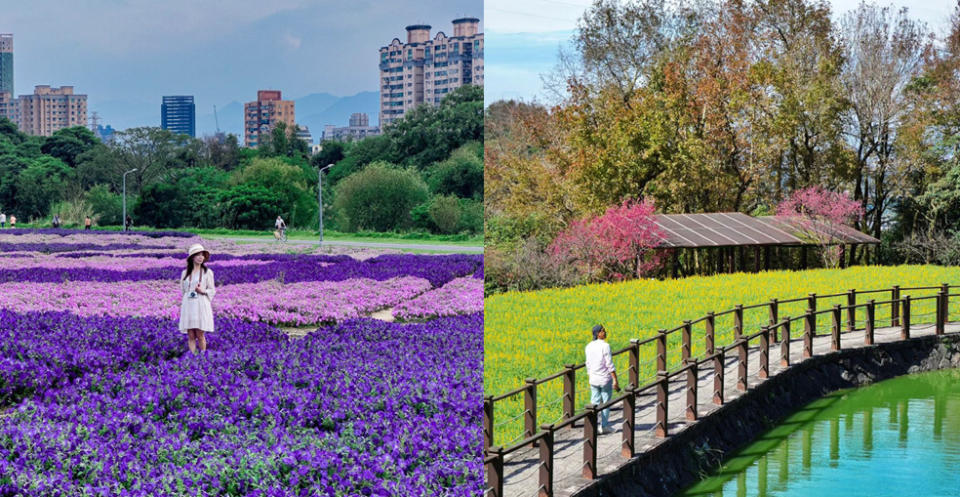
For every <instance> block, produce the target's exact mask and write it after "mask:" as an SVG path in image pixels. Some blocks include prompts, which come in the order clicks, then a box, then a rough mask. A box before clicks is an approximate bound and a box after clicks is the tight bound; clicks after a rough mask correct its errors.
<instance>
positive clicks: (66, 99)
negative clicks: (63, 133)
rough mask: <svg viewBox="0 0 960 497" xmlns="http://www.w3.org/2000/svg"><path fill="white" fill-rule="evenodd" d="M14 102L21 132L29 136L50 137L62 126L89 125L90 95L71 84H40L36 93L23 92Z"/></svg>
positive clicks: (35, 90) (35, 89) (34, 91)
mask: <svg viewBox="0 0 960 497" xmlns="http://www.w3.org/2000/svg"><path fill="white" fill-rule="evenodd" d="M14 105H15V106H16V107H17V108H16V113H17V117H18V119H17V124H18V125H19V126H20V131H23V132H24V133H26V134H28V135H35V136H50V135H52V134H53V133H54V132H55V131H57V130H61V129H63V128H69V127H71V126H86V125H87V96H86V95H77V94H74V93H73V87H72V86H62V87H60V88H51V87H50V86H49V85H37V86H36V88H34V90H33V95H20V96H19V97H17V100H16V101H15V102H14Z"/></svg>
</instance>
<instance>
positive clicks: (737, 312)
mask: <svg viewBox="0 0 960 497" xmlns="http://www.w3.org/2000/svg"><path fill="white" fill-rule="evenodd" d="M733 336H734V338H735V339H736V340H739V339H740V337H741V336H743V305H741V304H737V305H736V307H735V308H734V310H733Z"/></svg>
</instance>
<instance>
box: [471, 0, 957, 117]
mask: <svg viewBox="0 0 960 497" xmlns="http://www.w3.org/2000/svg"><path fill="white" fill-rule="evenodd" d="M591 3H592V2H591V1H590V0H485V2H484V10H485V13H486V18H485V21H486V22H485V25H486V35H485V40H484V44H485V47H484V96H485V100H486V102H487V103H488V104H489V103H490V102H494V101H496V100H501V99H510V98H514V99H523V100H526V101H531V100H536V101H539V102H541V103H549V102H550V97H549V95H548V94H547V93H546V92H545V90H544V88H543V85H542V80H541V74H544V73H549V72H551V71H553V69H554V68H555V67H556V64H557V54H558V53H559V50H560V49H561V47H565V48H567V47H569V46H570V43H569V42H570V39H571V37H572V36H573V34H574V29H575V28H576V25H577V20H578V19H579V18H580V16H582V15H583V13H584V11H586V10H587V7H589V6H590V4H591ZM830 3H831V5H832V10H833V13H834V18H837V17H838V16H839V15H842V14H844V13H845V12H847V11H849V10H852V9H854V8H856V6H857V5H858V4H859V3H860V1H859V0H832V1H831V2H830ZM877 4H878V5H894V6H895V7H896V8H898V9H899V8H900V7H904V6H906V7H908V8H909V13H910V16H911V17H914V18H916V19H920V20H922V21H924V22H926V23H927V25H928V26H929V27H930V29H932V30H934V31H935V32H937V33H938V34H943V33H945V32H946V30H947V29H948V28H949V18H950V14H951V13H952V12H953V10H954V8H955V7H956V5H957V3H956V0H924V1H922V2H910V1H904V0H897V1H893V2H877Z"/></svg>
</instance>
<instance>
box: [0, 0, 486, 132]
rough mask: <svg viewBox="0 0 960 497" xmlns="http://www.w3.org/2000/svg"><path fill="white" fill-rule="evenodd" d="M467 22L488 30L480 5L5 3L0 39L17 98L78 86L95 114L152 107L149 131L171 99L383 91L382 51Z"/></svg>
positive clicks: (222, 0)
mask: <svg viewBox="0 0 960 497" xmlns="http://www.w3.org/2000/svg"><path fill="white" fill-rule="evenodd" d="M464 16H469V17H478V18H480V19H481V30H482V29H483V22H482V20H483V1H482V0H392V1H390V2H385V1H382V0H352V1H349V2H344V1H339V0H269V1H264V0H72V1H68V0H3V2H2V7H0V33H13V34H14V74H15V78H14V85H15V91H16V93H17V94H24V93H31V92H32V91H33V87H34V85H39V84H49V85H52V86H61V85H73V86H74V87H75V89H76V91H77V92H78V93H85V94H87V95H88V106H89V109H90V111H96V110H98V109H100V108H102V109H110V111H109V112H107V113H106V114H109V113H121V112H120V111H118V110H117V109H126V108H131V109H134V108H138V109H139V108H143V107H144V106H145V105H146V106H149V108H150V109H154V107H155V112H156V121H157V122H156V123H149V122H146V123H142V125H159V113H160V110H159V109H160V100H161V96H163V95H178V94H186V95H194V96H195V98H196V104H197V114H198V116H199V115H201V114H206V113H210V112H211V111H212V107H213V105H218V106H222V105H226V104H227V103H229V102H231V101H239V102H244V101H249V100H252V99H254V98H255V97H256V92H257V90H258V89H279V90H282V91H283V94H284V97H285V98H297V97H302V96H304V95H308V94H311V93H322V92H326V93H331V94H333V95H337V96H348V95H354V94H356V93H358V92H361V91H377V88H378V86H377V79H378V76H379V73H378V69H377V64H378V62H379V55H378V49H379V48H380V47H381V46H383V45H387V44H389V43H390V41H391V40H392V39H393V38H395V37H396V38H400V39H401V40H405V36H406V31H405V30H404V28H405V27H406V26H407V25H409V24H420V23H425V24H430V25H432V26H433V30H432V33H431V34H436V32H437V31H444V32H445V33H447V34H448V35H449V34H452V31H453V27H452V24H451V21H452V20H453V19H455V18H458V17H464ZM101 114H104V113H103V112H101ZM106 114H105V115H103V118H104V120H105V122H108V123H109V122H111V121H112V119H111V117H115V116H110V115H106ZM127 119H129V117H127Z"/></svg>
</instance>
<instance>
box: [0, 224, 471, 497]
mask: <svg viewBox="0 0 960 497" xmlns="http://www.w3.org/2000/svg"><path fill="white" fill-rule="evenodd" d="M50 231H52V230H39V231H37V232H35V233H31V234H26V235H21V237H22V239H23V241H24V243H17V240H16V239H12V238H10V237H6V236H5V235H2V234H0V245H3V244H7V245H15V246H17V247H16V248H15V249H14V250H17V253H16V254H15V255H13V256H11V254H9V253H8V254H4V257H0V275H2V279H0V281H2V282H3V283H0V497H6V496H74V495H117V496H120V495H123V496H148V495H149V496H153V495H171V496H187V495H191V496H193V495H238V496H239V495H244V496H246V495H249V496H288V495H289V496H299V495H303V496H314V495H323V496H326V495H330V496H369V495H373V496H387V495H390V496H412V497H416V496H434V495H447V496H464V497H466V496H476V495H481V493H482V490H481V488H482V478H481V469H482V461H481V453H482V450H481V445H482V442H481V433H480V419H481V412H482V395H483V393H482V392H483V387H482V384H483V383H482V371H483V314H482V299H483V295H482V294H483V289H482V281H483V280H482V276H481V277H480V278H479V279H478V278H477V277H476V275H477V274H478V273H479V274H481V275H482V271H483V269H482V268H483V262H482V256H466V255H452V256H419V255H392V254H391V255H379V256H375V257H372V258H368V259H366V260H362V261H361V260H357V259H353V258H351V257H347V256H343V255H340V256H330V255H304V254H256V253H254V254H250V253H245V252H244V251H242V250H237V251H236V252H235V253H227V252H225V251H220V252H214V256H213V258H212V260H211V261H210V263H209V265H210V267H211V268H212V269H213V270H214V272H215V274H216V281H217V287H218V288H217V294H216V297H215V299H214V301H213V306H214V314H215V316H216V319H215V322H216V331H214V332H213V333H210V334H208V346H209V349H208V351H207V353H206V354H205V355H200V356H195V355H192V354H189V353H188V352H187V350H186V344H185V336H184V335H183V334H181V333H180V332H179V331H177V321H176V319H177V312H178V308H177V305H178V302H179V298H180V297H179V292H178V286H177V277H178V275H179V272H180V271H181V270H182V265H181V264H177V261H178V260H179V261H180V262H182V259H181V258H182V256H183V255H184V254H180V253H178V252H174V251H171V250H169V249H166V250H164V251H165V252H166V254H159V253H149V252H150V251H156V249H158V248H161V249H162V247H163V245H164V244H169V245H170V246H172V247H175V248H183V249H185V248H186V246H188V245H187V243H191V242H194V241H196V240H197V239H196V238H186V237H184V238H180V237H179V235H177V236H178V237H170V236H167V237H157V238H151V239H150V240H149V241H146V240H142V239H137V238H131V240H137V241H136V242H135V243H140V242H144V243H142V244H139V245H138V246H137V248H133V249H126V248H113V247H114V246H115V245H117V242H116V241H115V240H110V238H111V237H113V236H116V235H115V234H114V235H105V234H96V235H87V236H86V237H84V235H83V234H78V233H72V232H71V233H65V234H62V235H61V234H57V233H50ZM60 231H69V230H60ZM53 236H57V237H62V238H64V239H67V238H69V239H70V241H69V242H67V243H69V244H71V245H73V246H75V247H77V250H76V251H66V250H64V251H60V252H58V253H57V254H56V255H50V254H51V253H52V252H54V251H50V250H31V248H36V247H31V244H36V243H45V244H47V245H50V244H51V243H54V242H52V241H50V240H44V241H42V242H38V241H37V240H31V239H30V238H31V237H33V238H38V237H46V238H50V237H53ZM97 237H99V238H103V239H104V240H107V241H108V243H107V244H105V245H102V244H97V243H92V242H91V241H90V240H91V239H93V238H97ZM201 243H205V245H206V242H205V241H202V242H201ZM111 244H112V245H111ZM90 245H99V246H100V247H101V248H102V247H104V246H110V247H112V248H111V249H110V251H109V252H110V253H109V254H105V253H104V252H103V251H102V249H101V248H93V249H91V248H90ZM4 246H6V245H4ZM220 246H221V250H222V247H224V245H223V244H222V243H221V245H220ZM58 247H59V248H63V247H60V246H58ZM248 250H249V249H248ZM82 251H89V253H83V254H79V253H78V252H82ZM111 256H112V257H111ZM8 261H11V264H9V265H8V264H6V262H8ZM13 261H16V262H13ZM218 263H220V265H218ZM170 273H173V274H170ZM31 274H33V275H41V274H42V276H35V277H31V276H29V275H31ZM104 274H108V275H110V276H109V277H105V278H103V277H101V276H103V275H104ZM94 275H97V276H94ZM148 276H152V277H148ZM478 302H479V305H478ZM385 308H388V309H389V308H392V309H393V312H392V314H394V315H398V316H400V317H401V318H402V319H416V320H418V321H423V322H417V323H408V324H400V323H389V322H384V321H380V320H377V319H372V318H369V317H363V316H366V315H369V314H370V313H372V312H373V311H377V310H380V309H385ZM399 309H404V311H402V312H400V311H398V310H399ZM317 323H327V324H324V325H322V326H320V327H319V328H318V329H316V330H315V331H312V332H310V333H308V334H307V335H306V337H305V338H303V339H292V338H289V337H288V336H287V334H286V333H284V332H282V331H280V330H278V329H277V328H274V327H273V326H274V325H309V324H314V325H317Z"/></svg>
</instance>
